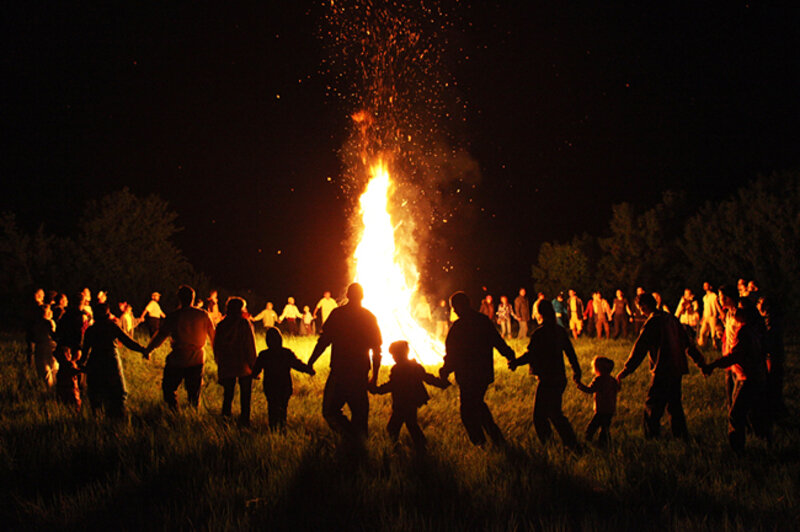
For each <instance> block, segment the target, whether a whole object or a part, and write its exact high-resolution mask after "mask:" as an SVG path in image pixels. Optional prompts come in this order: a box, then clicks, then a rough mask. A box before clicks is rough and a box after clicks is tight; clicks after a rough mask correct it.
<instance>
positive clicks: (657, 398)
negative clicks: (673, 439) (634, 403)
mask: <svg viewBox="0 0 800 532" xmlns="http://www.w3.org/2000/svg"><path fill="white" fill-rule="evenodd" d="M666 406H667V391H666V383H665V382H663V381H662V380H659V379H655V378H654V379H653V380H652V381H651V383H650V389H649V390H648V391H647V398H646V399H645V402H644V435H645V437H646V438H657V437H658V435H659V434H660V432H661V416H663V415H664V408H665V407H666Z"/></svg>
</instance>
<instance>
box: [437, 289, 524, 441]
mask: <svg viewBox="0 0 800 532" xmlns="http://www.w3.org/2000/svg"><path fill="white" fill-rule="evenodd" d="M450 305H451V306H452V308H453V309H454V311H455V313H456V314H457V315H458V319H457V320H456V321H455V323H453V326H452V327H450V332H449V333H448V334H447V339H446V340H445V352H446V354H445V357H444V365H443V366H442V367H441V369H440V370H439V377H441V378H442V379H443V380H447V377H448V376H449V375H450V374H451V373H455V375H456V382H458V387H459V389H460V393H461V421H462V422H463V423H464V428H465V429H466V431H467V435H468V436H469V439H470V441H471V442H472V443H473V444H475V445H483V444H484V443H485V442H486V436H487V435H488V436H489V438H491V439H492V441H493V442H494V443H495V444H498V445H502V444H504V443H505V438H504V437H503V434H502V432H500V428H499V427H498V426H497V424H496V423H495V422H494V418H493V417H492V413H491V411H490V410H489V407H488V406H487V405H486V402H485V401H484V395H485V394H486V389H487V388H488V387H489V385H490V384H491V383H492V382H494V349H497V350H498V351H499V352H500V354H501V355H503V356H504V357H505V358H506V359H508V360H509V361H513V360H515V359H516V355H515V354H514V350H513V349H511V347H509V346H508V344H506V343H505V341H503V339H502V338H501V337H500V335H499V334H498V332H497V329H495V327H494V324H493V323H492V322H491V320H490V319H489V318H488V317H486V316H485V315H483V314H481V313H479V312H477V311H475V310H473V309H471V308H470V302H469V297H468V296H467V294H465V293H464V292H456V293H455V294H453V295H452V296H451V297H450Z"/></svg>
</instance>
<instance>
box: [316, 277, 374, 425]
mask: <svg viewBox="0 0 800 532" xmlns="http://www.w3.org/2000/svg"><path fill="white" fill-rule="evenodd" d="M347 299H348V301H347V304H346V305H343V306H341V307H338V308H336V309H333V310H332V311H331V313H330V315H329V316H328V319H327V320H326V321H325V323H324V325H323V326H322V334H321V335H320V337H319V340H317V344H316V345H315V346H314V351H313V352H312V353H311V356H310V357H309V359H308V366H309V368H311V369H313V366H314V362H316V361H317V359H318V358H319V357H320V356H321V355H322V353H323V352H324V351H325V349H326V348H327V347H328V346H329V345H330V346H332V347H331V372H330V375H329V376H328V381H327V382H326V383H325V391H324V392H323V395H322V417H324V418H325V421H327V423H328V425H330V427H331V429H333V430H334V431H335V432H338V433H340V434H342V435H344V436H347V437H349V438H353V439H358V438H359V437H363V438H365V437H366V436H367V418H368V416H369V397H368V393H367V390H368V388H369V385H370V384H372V386H375V385H377V381H378V371H379V370H380V367H381V344H382V343H383V340H382V339H381V331H380V328H379V327H378V320H377V319H376V318H375V316H374V315H373V314H372V313H371V312H370V311H369V310H367V309H365V308H364V307H362V306H361V301H362V300H363V299H364V289H363V288H361V285H360V284H358V283H353V284H351V285H350V286H349V287H348V288H347ZM370 351H372V378H371V379H370V378H369V371H370V357H369V354H370ZM345 404H347V405H348V406H349V408H350V413H351V419H347V417H346V416H345V415H344V414H343V413H342V408H343V407H344V405H345Z"/></svg>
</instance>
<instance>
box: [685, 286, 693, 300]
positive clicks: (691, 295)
mask: <svg viewBox="0 0 800 532" xmlns="http://www.w3.org/2000/svg"><path fill="white" fill-rule="evenodd" d="M692 297H694V294H692V291H691V289H689V288H687V289H686V290H684V291H683V298H684V299H692Z"/></svg>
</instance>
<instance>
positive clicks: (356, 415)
mask: <svg viewBox="0 0 800 532" xmlns="http://www.w3.org/2000/svg"><path fill="white" fill-rule="evenodd" d="M368 383H369V380H368V379H367V376H366V375H364V376H363V378H361V379H354V378H342V377H340V376H338V375H334V374H331V375H330V377H328V382H326V383H325V391H324V392H323V394H322V417H323V418H325V421H327V423H328V425H330V427H331V429H333V430H334V431H335V432H338V433H339V434H341V435H343V436H345V437H348V438H353V439H359V438H366V437H367V418H368V417H369V397H368V395H367V385H368ZM345 404H346V405H347V406H349V407H350V414H351V419H347V416H345V415H344V413H343V412H342V408H344V405H345Z"/></svg>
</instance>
